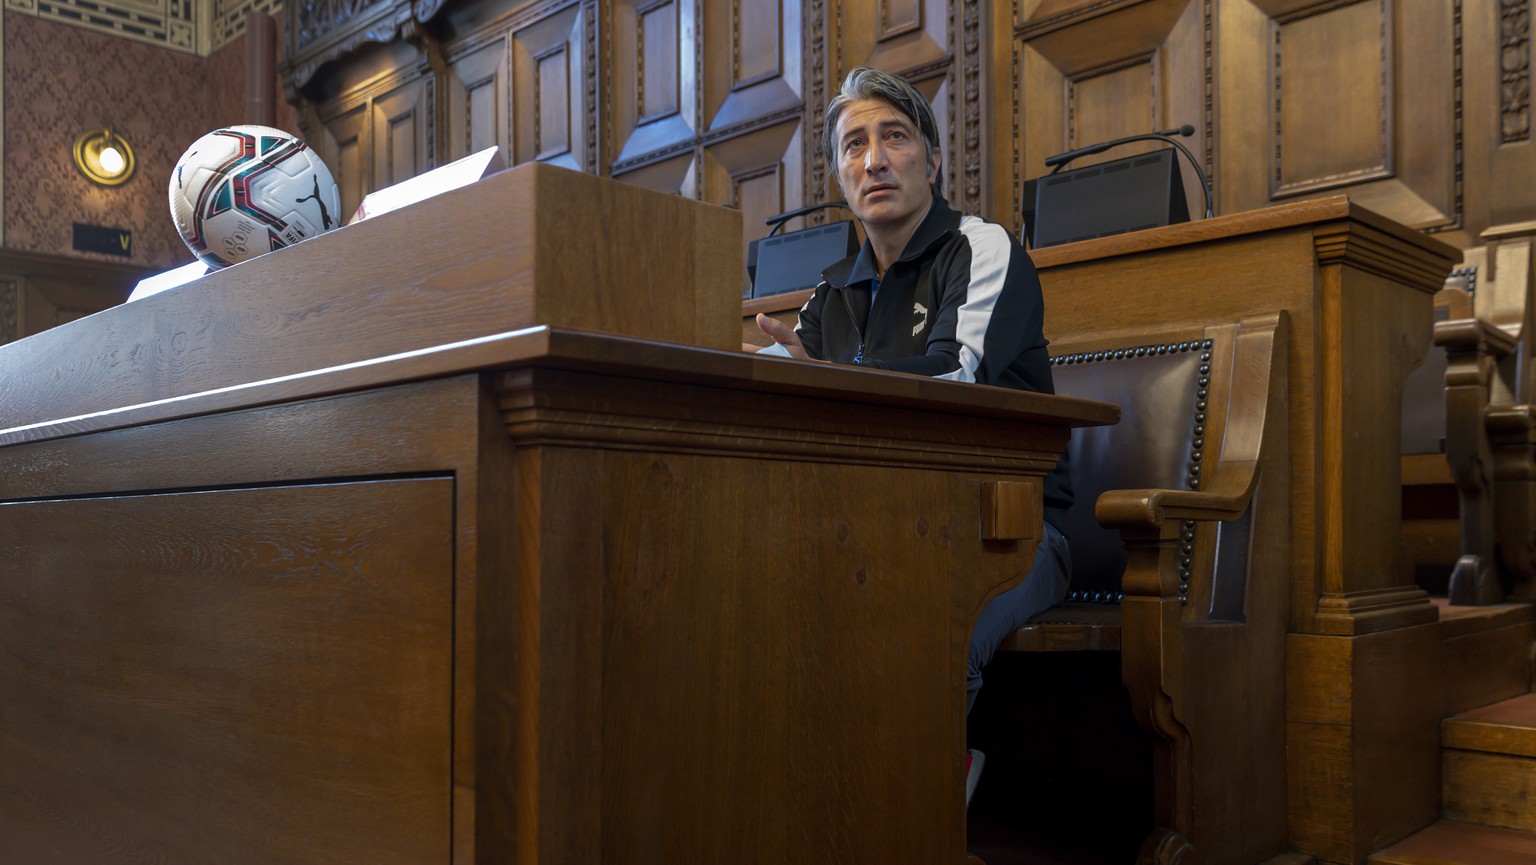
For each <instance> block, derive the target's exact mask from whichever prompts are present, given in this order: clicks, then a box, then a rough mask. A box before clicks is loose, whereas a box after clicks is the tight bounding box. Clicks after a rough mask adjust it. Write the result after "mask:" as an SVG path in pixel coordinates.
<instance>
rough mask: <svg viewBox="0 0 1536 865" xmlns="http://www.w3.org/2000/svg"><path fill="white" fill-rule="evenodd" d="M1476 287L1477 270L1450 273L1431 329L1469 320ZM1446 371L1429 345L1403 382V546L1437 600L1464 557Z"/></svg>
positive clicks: (1442, 354)
mask: <svg viewBox="0 0 1536 865" xmlns="http://www.w3.org/2000/svg"><path fill="white" fill-rule="evenodd" d="M1476 283H1477V267H1476V265H1468V266H1465V267H1460V268H1457V269H1456V270H1455V271H1453V272H1452V273H1451V276H1450V277H1449V278H1448V279H1446V281H1445V287H1444V288H1442V289H1441V290H1440V292H1439V293H1438V294H1436V295H1435V306H1434V322H1435V324H1438V323H1440V322H1443V321H1459V320H1462V319H1468V318H1472V317H1473V312H1472V292H1473V290H1474V287H1475V286H1476ZM1431 332H1433V325H1431ZM1448 369H1449V357H1448V355H1447V353H1446V350H1445V348H1444V347H1443V346H1439V345H1431V346H1430V347H1429V350H1428V352H1427V353H1426V354H1425V355H1424V360H1423V362H1422V363H1420V364H1419V365H1418V366H1417V367H1415V368H1414V369H1413V371H1412V372H1410V373H1409V374H1408V377H1407V379H1406V380H1405V381H1404V382H1403V418H1402V481H1403V511H1402V513H1403V541H1404V545H1405V548H1406V550H1407V555H1408V561H1409V562H1410V563H1411V565H1412V567H1413V570H1414V578H1415V581H1416V582H1417V583H1418V584H1419V586H1420V587H1421V588H1423V589H1424V590H1425V591H1427V592H1429V593H1430V594H1432V595H1438V596H1443V595H1445V594H1446V593H1447V591H1448V585H1449V582H1450V576H1451V571H1452V569H1454V568H1455V567H1456V563H1457V561H1458V560H1459V559H1460V558H1461V557H1462V540H1461V510H1460V507H1459V504H1458V496H1457V492H1456V479H1455V477H1454V476H1452V474H1451V466H1450V463H1449V462H1448V461H1447V460H1446V454H1445V448H1446V402H1445V374H1446V371H1447V370H1448Z"/></svg>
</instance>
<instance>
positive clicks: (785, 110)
mask: <svg viewBox="0 0 1536 865" xmlns="http://www.w3.org/2000/svg"><path fill="white" fill-rule="evenodd" d="M801 20H802V18H801V11H800V3H799V2H798V0H772V2H755V3H754V2H750V0H733V2H732V3H731V4H729V5H727V4H719V5H713V4H706V6H705V9H704V34H705V37H704V45H703V51H704V82H703V87H704V105H705V108H704V111H705V120H706V123H705V126H706V130H707V131H706V133H705V135H706V137H708V138H710V139H712V140H713V139H715V138H718V137H720V136H729V135H733V134H739V133H740V132H742V131H745V130H746V129H750V128H752V127H755V126H760V125H764V124H776V123H778V122H780V121H782V120H784V119H785V118H788V117H801V116H803V113H804V110H805V103H804V95H803V92H802V90H803V88H802V84H801V82H802V80H803V71H802V68H801V49H800V29H801Z"/></svg>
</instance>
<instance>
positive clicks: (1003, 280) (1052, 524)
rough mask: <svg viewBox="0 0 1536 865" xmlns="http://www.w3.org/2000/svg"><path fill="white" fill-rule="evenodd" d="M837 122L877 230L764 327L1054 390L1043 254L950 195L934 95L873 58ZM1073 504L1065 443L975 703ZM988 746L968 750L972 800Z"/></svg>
mask: <svg viewBox="0 0 1536 865" xmlns="http://www.w3.org/2000/svg"><path fill="white" fill-rule="evenodd" d="M825 122H826V128H825V135H824V139H825V141H826V144H827V155H828V157H829V158H830V159H831V160H832V162H833V164H834V165H835V166H836V167H837V180H838V184H839V185H840V186H841V187H842V190H843V196H844V198H846V199H847V200H848V207H849V209H850V210H852V211H853V214H854V216H855V217H857V218H858V220H859V222H860V223H862V224H863V226H864V233H865V236H866V237H867V240H866V241H865V243H864V246H863V248H862V249H860V250H859V253H858V255H856V256H854V257H852V258H849V259H845V260H844V261H841V262H839V263H837V264H835V265H833V266H832V267H830V268H828V269H827V270H826V272H825V273H823V274H822V282H821V284H820V285H818V286H817V287H816V291H815V293H814V294H813V295H812V296H811V299H810V300H809V301H807V302H806V304H805V306H804V307H803V308H801V310H800V320H799V323H798V324H796V325H795V328H794V330H790V329H789V328H788V327H786V326H785V325H783V324H782V323H780V322H777V321H774V320H773V319H770V318H768V317H767V316H763V315H759V316H758V317H757V324H758V327H760V328H762V330H763V332H764V333H766V334H767V335H768V336H770V337H772V338H773V340H774V342H775V343H777V346H776V348H778V349H779V350H780V351H781V353H786V354H789V355H790V356H792V357H799V358H807V359H811V360H821V361H832V362H835V363H853V364H862V365H864V366H869V367H874V368H876V369H888V370H896V371H899V372H909V373H918V374H921V375H930V376H937V377H940V378H948V379H954V380H956V381H968V382H979V383H981V384H990V385H1000V386H1002V387H1014V388H1021V389H1024V390H1031V391H1036V392H1038V393H1053V392H1054V388H1053V387H1052V384H1051V367H1050V363H1049V360H1048V358H1047V355H1046V349H1045V346H1046V341H1045V336H1044V334H1043V333H1042V330H1041V328H1042V326H1043V322H1044V300H1043V299H1042V297H1041V294H1040V279H1039V277H1038V276H1037V275H1036V273H1035V266H1034V263H1033V262H1031V261H1030V260H1029V255H1028V254H1027V253H1025V251H1024V249H1023V247H1022V246H1020V245H1019V243H1018V242H1017V241H1015V240H1014V239H1013V238H1012V237H1010V236H1009V234H1008V232H1007V231H1006V230H1004V229H1003V228H1002V227H1001V226H998V225H995V224H993V223H989V222H986V221H985V220H982V219H979V218H977V217H975V216H961V215H960V214H959V213H957V212H956V211H954V210H952V209H951V208H950V206H949V203H948V202H947V201H945V200H944V197H943V195H942V194H940V192H939V187H938V178H939V165H940V164H941V160H942V153H941V152H940V149H939V140H938V129H937V127H936V126H935V123H934V119H933V109H932V107H931V106H929V104H928V100H927V99H925V98H924V97H923V95H922V94H921V93H919V92H918V91H917V90H916V89H915V88H913V87H912V85H911V84H909V83H907V82H906V81H905V80H903V79H901V78H899V77H896V76H894V75H889V74H886V73H884V72H879V71H876V70H874V69H868V68H863V67H861V68H858V69H855V70H853V71H852V72H850V73H848V77H847V78H846V79H845V80H844V81H843V87H842V91H841V92H840V93H838V94H837V96H835V97H833V99H832V101H831V103H829V104H828V105H827V111H826V121H825ZM773 350H774V348H772V347H771V348H769V349H765V351H769V352H771V351H773ZM1071 503H1072V493H1071V490H1070V488H1069V486H1068V479H1067V473H1066V456H1065V454H1063V456H1062V459H1061V461H1060V462H1058V463H1057V464H1056V468H1055V469H1054V470H1053V471H1052V472H1051V473H1050V474H1049V475H1047V476H1046V479H1045V536H1044V537H1043V538H1042V539H1041V542H1040V547H1039V550H1038V552H1036V554H1035V560H1034V564H1033V566H1032V568H1031V570H1030V573H1029V576H1028V578H1026V579H1025V580H1024V582H1023V583H1021V584H1019V585H1018V586H1016V587H1014V588H1013V589H1010V590H1008V591H1007V592H1004V593H1003V594H1002V595H1000V596H998V597H997V598H994V599H993V600H992V601H991V602H989V603H988V604H987V606H986V607H985V608H984V609H983V610H982V612H981V616H980V618H979V619H978V621H977V623H976V629H975V631H974V632H972V635H971V643H970V653H969V664H968V673H967V681H966V711H967V712H969V711H970V708H971V706H972V705H973V704H974V703H975V700H976V693H977V691H978V690H980V688H981V671H982V668H983V667H985V666H986V664H987V662H988V661H990V660H991V658H992V655H993V653H994V652H995V651H996V649H997V646H998V644H999V643H1000V642H1001V641H1002V640H1003V638H1004V637H1006V636H1007V635H1008V634H1010V633H1012V632H1013V631H1014V630H1016V629H1017V628H1019V627H1020V626H1021V625H1023V624H1024V622H1025V620H1027V619H1028V618H1029V617H1030V616H1033V615H1035V614H1036V613H1039V612H1040V611H1042V610H1044V609H1046V608H1047V607H1050V606H1052V605H1054V604H1057V603H1060V602H1061V600H1062V598H1064V597H1066V593H1067V579H1068V577H1069V575H1070V573H1071V565H1070V554H1069V552H1068V548H1067V539H1066V536H1065V535H1063V534H1062V528H1063V527H1064V526H1065V525H1066V509H1067V507H1068V506H1069V505H1070V504H1071ZM978 757H979V755H978V754H976V752H971V753H970V754H969V755H968V756H967V766H968V771H967V777H966V799H967V801H969V799H970V794H971V792H972V791H973V790H974V789H975V781H976V776H978V775H979V774H980V761H979V759H976V758H978Z"/></svg>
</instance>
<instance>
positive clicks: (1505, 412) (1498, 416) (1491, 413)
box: [1483, 405, 1536, 437]
mask: <svg viewBox="0 0 1536 865" xmlns="http://www.w3.org/2000/svg"><path fill="white" fill-rule="evenodd" d="M1483 422H1484V423H1485V424H1487V426H1488V432H1489V434H1491V435H1497V436H1501V437H1508V436H1521V437H1529V436H1530V435H1531V433H1532V431H1533V430H1536V405H1491V406H1489V407H1488V409H1487V411H1486V412H1485V413H1484V416H1483Z"/></svg>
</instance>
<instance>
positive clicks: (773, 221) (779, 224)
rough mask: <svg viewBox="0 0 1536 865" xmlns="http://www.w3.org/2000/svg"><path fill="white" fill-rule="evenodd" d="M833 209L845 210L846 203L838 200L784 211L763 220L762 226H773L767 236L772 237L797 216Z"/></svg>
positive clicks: (846, 207)
mask: <svg viewBox="0 0 1536 865" xmlns="http://www.w3.org/2000/svg"><path fill="white" fill-rule="evenodd" d="M833 207H841V208H842V209H844V210H847V209H848V202H846V201H843V200H841V199H839V200H837V201H824V202H822V203H821V204H807V205H806V206H805V207H797V208H795V209H794V210H786V211H784V212H783V213H780V214H778V215H777V216H770V217H768V218H767V219H765V220H763V224H764V225H771V226H773V230H772V231H770V232H768V236H769V237H772V236H774V235H775V234H778V233H779V229H781V228H783V227H784V226H785V224H786V223H788V222H789V221H790V220H791V219H794V218H795V217H797V216H804V215H806V214H807V213H815V212H816V211H818V210H828V209H830V208H833Z"/></svg>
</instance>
